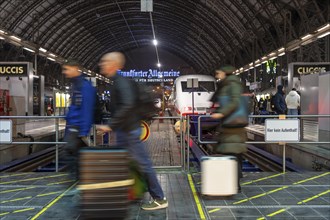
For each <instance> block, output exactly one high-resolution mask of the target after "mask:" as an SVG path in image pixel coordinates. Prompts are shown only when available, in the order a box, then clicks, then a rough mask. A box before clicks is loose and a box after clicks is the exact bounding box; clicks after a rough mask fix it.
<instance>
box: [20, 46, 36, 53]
mask: <svg viewBox="0 0 330 220" xmlns="http://www.w3.org/2000/svg"><path fill="white" fill-rule="evenodd" d="M23 49H24V50H27V51H30V52H32V53H34V52H35V51H34V50H32V49H30V48H27V47H23Z"/></svg>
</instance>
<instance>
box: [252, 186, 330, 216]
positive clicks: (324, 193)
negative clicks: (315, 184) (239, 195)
mask: <svg viewBox="0 0 330 220" xmlns="http://www.w3.org/2000/svg"><path fill="white" fill-rule="evenodd" d="M328 193H330V189H328V190H326V191H324V192H321V193H319V194H317V195H315V196H312V197H310V198H307V199H304V200H302V201H300V202H298V203H297V204H298V205H301V204H304V203H307V202H309V201H312V200H314V199H317V198H319V197H321V196H323V195H326V194H328ZM289 208H290V207H288V208H286V209H280V210H277V211H276V212H272V213H270V214H268V215H267V216H268V217H273V216H275V215H277V214H279V213H282V212H284V211H286V210H288V209H289ZM264 219H265V218H264V217H261V218H258V219H257V220H264Z"/></svg>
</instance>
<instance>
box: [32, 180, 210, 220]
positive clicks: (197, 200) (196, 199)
mask: <svg viewBox="0 0 330 220" xmlns="http://www.w3.org/2000/svg"><path fill="white" fill-rule="evenodd" d="M187 176H188V181H189V185H190V189H191V192H192V194H193V196H194V199H195V203H196V206H197V210H198V213H199V216H200V218H201V219H202V220H204V219H206V217H205V214H204V211H203V208H202V204H201V202H200V200H199V197H198V195H197V191H196V188H195V185H194V182H193V180H192V177H191V174H187ZM32 220H33V219H32Z"/></svg>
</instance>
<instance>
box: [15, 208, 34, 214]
mask: <svg viewBox="0 0 330 220" xmlns="http://www.w3.org/2000/svg"><path fill="white" fill-rule="evenodd" d="M34 209H35V208H27V209H19V210H15V211H13V213H18V212H26V211H30V210H34Z"/></svg>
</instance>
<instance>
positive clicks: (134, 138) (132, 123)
mask: <svg viewBox="0 0 330 220" xmlns="http://www.w3.org/2000/svg"><path fill="white" fill-rule="evenodd" d="M124 64H125V57H124V55H123V54H122V53H119V52H113V53H108V54H105V55H104V56H103V57H102V58H101V61H100V63H99V66H100V68H101V74H103V75H104V76H105V77H108V78H109V79H110V80H112V86H111V90H110V96H111V101H110V103H111V106H110V108H111V115H112V117H111V120H110V124H109V126H104V125H103V126H98V128H97V129H98V130H99V131H102V132H109V131H111V130H113V131H115V132H116V141H117V144H118V145H121V146H124V147H126V148H127V150H128V152H129V154H130V155H131V156H132V157H133V159H134V160H135V161H136V162H137V163H138V165H139V168H140V170H141V172H142V173H143V174H144V177H145V179H146V182H147V185H148V190H149V193H150V195H151V196H152V197H153V199H154V200H153V202H151V203H150V204H144V205H142V209H144V210H156V209H163V208H166V207H167V206H168V202H167V200H166V198H165V197H164V193H163V190H162V188H161V186H160V184H159V182H158V179H157V176H156V173H155V171H154V169H153V168H152V162H151V159H150V157H149V155H148V152H147V149H146V146H145V144H144V143H143V142H142V141H141V140H140V135H141V127H140V119H139V118H140V117H139V115H138V113H137V111H136V109H137V105H138V103H137V99H138V97H137V93H136V91H135V90H134V87H133V86H132V85H133V84H132V82H130V80H128V79H127V78H124V77H122V76H120V75H117V71H118V70H120V69H122V68H123V67H124Z"/></svg>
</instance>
